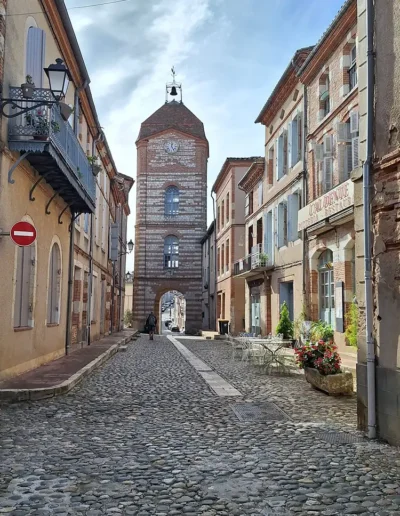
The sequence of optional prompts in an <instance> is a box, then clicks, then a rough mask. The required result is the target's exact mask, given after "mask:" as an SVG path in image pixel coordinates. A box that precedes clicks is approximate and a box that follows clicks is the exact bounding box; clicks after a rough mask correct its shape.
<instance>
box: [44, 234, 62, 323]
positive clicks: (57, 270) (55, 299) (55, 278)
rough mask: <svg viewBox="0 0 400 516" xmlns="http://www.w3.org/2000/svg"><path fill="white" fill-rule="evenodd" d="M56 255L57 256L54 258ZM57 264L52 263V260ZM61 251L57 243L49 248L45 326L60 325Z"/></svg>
mask: <svg viewBox="0 0 400 516" xmlns="http://www.w3.org/2000/svg"><path fill="white" fill-rule="evenodd" d="M55 254H57V256H55ZM55 259H57V262H56V263H54V260H55ZM61 284H62V278H61V250H60V246H59V244H58V243H57V242H54V243H53V245H52V246H51V251H50V255H49V281H48V290H47V324H51V325H54V324H60V314H61V310H60V303H61Z"/></svg>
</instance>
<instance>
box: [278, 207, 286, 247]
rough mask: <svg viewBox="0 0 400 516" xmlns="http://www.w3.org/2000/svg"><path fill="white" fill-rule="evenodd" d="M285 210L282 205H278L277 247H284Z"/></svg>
mask: <svg viewBox="0 0 400 516" xmlns="http://www.w3.org/2000/svg"><path fill="white" fill-rule="evenodd" d="M285 208H286V206H285V205H284V203H281V204H278V247H282V246H284V245H285V240H286V235H285V218H286V215H285Z"/></svg>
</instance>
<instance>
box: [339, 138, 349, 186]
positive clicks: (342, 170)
mask: <svg viewBox="0 0 400 516" xmlns="http://www.w3.org/2000/svg"><path fill="white" fill-rule="evenodd" d="M337 159H338V168H339V182H340V183H342V182H343V181H346V179H347V174H348V166H347V144H345V145H343V144H340V145H338V146H337Z"/></svg>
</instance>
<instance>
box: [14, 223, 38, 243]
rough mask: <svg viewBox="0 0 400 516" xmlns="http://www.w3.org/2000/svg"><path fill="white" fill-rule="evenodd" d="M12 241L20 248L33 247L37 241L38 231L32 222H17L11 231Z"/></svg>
mask: <svg viewBox="0 0 400 516" xmlns="http://www.w3.org/2000/svg"><path fill="white" fill-rule="evenodd" d="M10 236H11V240H12V241H13V242H14V244H16V245H19V246H20V247H25V246H29V245H32V244H33V242H34V241H35V240H36V229H35V226H33V225H32V224H31V223H30V222H23V221H21V222H17V223H16V224H14V226H13V227H12V228H11V231H10Z"/></svg>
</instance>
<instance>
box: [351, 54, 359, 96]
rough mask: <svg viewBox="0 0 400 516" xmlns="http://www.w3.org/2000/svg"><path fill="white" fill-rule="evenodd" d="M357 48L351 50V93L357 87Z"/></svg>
mask: <svg viewBox="0 0 400 516" xmlns="http://www.w3.org/2000/svg"><path fill="white" fill-rule="evenodd" d="M357 83H358V77H357V47H356V45H354V46H353V47H352V49H351V50H350V68H349V85H350V91H351V90H352V89H353V88H355V87H356V86H357Z"/></svg>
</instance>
